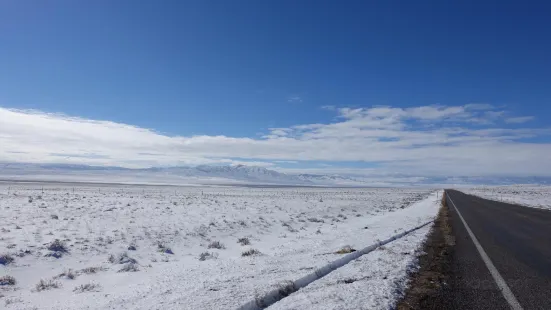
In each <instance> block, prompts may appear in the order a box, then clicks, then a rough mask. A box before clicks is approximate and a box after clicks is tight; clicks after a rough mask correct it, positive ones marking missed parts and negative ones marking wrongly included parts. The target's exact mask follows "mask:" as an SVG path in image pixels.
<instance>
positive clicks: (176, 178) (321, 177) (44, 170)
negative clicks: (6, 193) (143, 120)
mask: <svg viewBox="0 0 551 310" xmlns="http://www.w3.org/2000/svg"><path fill="white" fill-rule="evenodd" d="M0 179H4V180H25V181H33V180H34V181H71V182H102V183H141V184H144V183H147V184H174V185H182V184H273V185H320V186H434V185H439V186H445V185H450V186H468V185H509V184H551V177H504V176H497V177H496V176H488V177H483V176H453V177H420V176H411V175H405V174H385V175H351V174H347V175H339V174H286V173H282V172H278V171H274V170H270V169H266V168H263V167H256V166H245V165H236V166H207V165H202V166H197V167H153V168H144V169H129V168H121V167H100V166H87V165H73V164H22V163H0Z"/></svg>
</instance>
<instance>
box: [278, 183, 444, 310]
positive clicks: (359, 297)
mask: <svg viewBox="0 0 551 310" xmlns="http://www.w3.org/2000/svg"><path fill="white" fill-rule="evenodd" d="M439 195H441V194H439ZM440 197H441V196H440ZM435 198H436V195H432V196H431V197H429V198H428V199H426V200H423V201H421V202H418V203H416V204H414V205H413V206H411V207H410V208H407V209H406V210H401V211H404V212H395V214H393V216H386V219H381V220H382V221H383V222H387V221H388V224H389V225H388V226H389V227H388V228H390V229H391V227H392V223H393V220H392V219H391V218H392V217H394V216H396V217H400V216H401V217H402V219H403V224H404V226H409V225H413V223H414V222H415V221H416V220H418V221H419V222H423V221H429V220H433V219H434V218H435V215H436V212H437V210H438V208H439V200H438V199H435ZM431 227H432V226H431V225H429V226H425V227H423V228H421V229H419V230H417V231H415V232H412V233H411V234H408V235H406V236H404V237H403V238H401V239H398V240H396V241H394V242H391V243H389V244H387V245H384V246H381V247H380V248H378V249H377V250H375V251H373V252H371V253H368V254H366V255H363V256H361V257H360V258H358V259H357V260H354V261H352V262H350V263H349V264H348V265H345V266H344V267H342V268H339V269H337V270H335V271H333V272H332V273H330V274H329V275H328V276H326V277H324V278H322V279H320V280H318V281H315V282H314V283H312V284H310V285H309V286H307V287H305V288H303V289H301V290H299V291H298V292H296V293H294V294H291V295H290V296H288V297H287V298H284V299H283V300H281V301H279V302H277V303H275V304H274V305H272V306H271V307H268V309H270V310H272V309H273V310H283V309H286V310H290V309H301V310H308V309H320V310H329V309H335V310H337V309H339V310H341V309H391V308H392V307H393V306H394V304H395V303H396V301H397V299H398V298H399V297H400V296H401V294H402V293H403V291H404V290H405V288H406V286H407V281H408V272H409V271H411V270H413V269H414V268H415V264H416V260H417V256H418V255H419V254H420V252H419V251H421V247H422V244H423V241H424V240H425V238H426V236H427V234H428V232H429V231H430V228H431ZM390 229H389V230H388V233H390V232H391V230H390ZM367 242H369V241H367ZM367 245H369V244H368V243H365V246H367Z"/></svg>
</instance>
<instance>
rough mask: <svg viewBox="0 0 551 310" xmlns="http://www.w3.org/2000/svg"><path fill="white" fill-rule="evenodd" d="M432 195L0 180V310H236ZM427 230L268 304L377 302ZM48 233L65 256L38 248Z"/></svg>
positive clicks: (424, 209)
mask: <svg viewBox="0 0 551 310" xmlns="http://www.w3.org/2000/svg"><path fill="white" fill-rule="evenodd" d="M438 203H439V202H438V199H437V194H436V192H433V193H431V191H430V190H427V189H403V188H401V189H328V188H324V189H316V188H238V187H161V186H159V187H151V186H143V187H139V186H122V185H120V186H100V185H98V186H94V187H91V186H83V185H78V184H75V185H74V186H72V185H67V184H64V185H60V184H57V185H56V184H49V185H44V186H42V185H37V184H27V185H23V184H3V185H0V223H1V225H0V257H1V256H2V255H7V256H5V257H4V258H6V257H8V261H10V259H9V258H12V259H13V261H11V262H9V263H8V264H6V265H1V264H0V279H1V278H2V277H5V276H10V277H13V278H14V279H15V280H16V281H17V282H16V284H15V285H0V296H1V297H0V306H1V307H5V308H6V309H34V308H38V309H232V308H236V307H238V306H240V305H242V304H244V303H246V302H248V301H250V300H252V299H254V298H255V297H257V296H260V295H262V294H263V293H265V292H267V291H270V290H272V289H274V288H275V287H278V285H281V284H282V283H285V281H287V280H295V279H297V278H299V277H301V276H303V275H306V274H308V273H311V272H312V271H313V270H314V269H315V268H319V267H321V266H323V265H325V264H327V263H328V262H331V261H334V260H336V259H338V258H340V257H342V254H336V253H335V252H337V251H338V250H339V249H341V248H343V247H344V246H346V245H349V246H351V247H352V248H355V249H359V248H363V247H365V246H368V245H371V244H373V243H375V242H376V241H377V240H378V239H386V238H388V237H390V236H392V235H395V234H396V233H399V232H402V231H404V230H408V229H410V228H413V227H415V226H417V225H419V224H421V223H424V222H427V221H429V220H431V219H433V218H434V217H435V215H436V213H437V210H438ZM428 230H429V228H428V227H426V228H423V229H421V230H418V231H416V232H415V233H413V234H411V235H408V236H406V237H404V238H403V239H400V240H398V241H395V242H393V243H390V244H388V245H386V246H384V247H383V248H382V249H380V250H376V251H375V252H372V253H370V254H367V255H364V256H363V257H361V258H360V259H358V260H357V261H354V262H352V263H350V264H348V265H346V266H345V267H343V268H341V269H338V270H337V271H335V272H333V273H331V274H329V275H328V276H327V277H326V278H323V279H321V280H319V281H316V282H314V283H313V284H311V285H310V286H308V287H306V288H305V289H303V290H300V291H299V292H297V293H295V294H293V295H291V296H289V297H288V298H286V299H283V300H282V301H280V302H278V303H276V304H274V305H273V306H272V307H271V308H274V309H295V308H300V309H306V308H311V309H361V308H362V307H363V308H366V309H387V308H388V307H390V306H391V305H392V304H393V302H394V301H395V298H396V297H397V296H398V295H399V292H400V290H401V288H402V287H403V285H404V283H405V277H406V270H407V269H408V268H411V266H412V264H413V263H414V260H415V254H416V251H417V250H418V249H419V246H420V244H421V242H422V240H423V239H424V237H425V235H426V233H427V232H428ZM240 238H247V240H248V241H249V243H250V244H245V245H242V244H241V243H238V239H240ZM56 239H58V240H59V241H60V242H61V243H62V245H63V246H65V248H66V251H63V250H60V249H59V248H57V249H56V248H52V249H53V250H50V249H48V247H50V246H51V245H52V242H55V240H56ZM215 241H218V242H219V243H220V244H221V245H220V246H218V245H217V244H215ZM242 243H247V241H246V240H242ZM216 247H220V248H216ZM250 250H256V251H258V253H254V251H250ZM247 251H250V252H253V254H252V255H248V256H247V255H244V254H243V253H245V252H247ZM54 256H61V257H59V258H55V257H54ZM133 261H135V263H133ZM0 262H1V258H0ZM120 262H122V263H120ZM133 269H137V271H134V272H133V271H132V270H133ZM121 270H122V271H121ZM4 279H6V278H4ZM41 280H43V283H42V285H37V284H39V282H40V281H41ZM351 280H354V281H351ZM0 281H2V280H0ZM50 281H51V282H50ZM347 282H351V283H347ZM322 305H323V307H322ZM360 305H361V307H360Z"/></svg>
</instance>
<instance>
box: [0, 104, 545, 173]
mask: <svg viewBox="0 0 551 310" xmlns="http://www.w3.org/2000/svg"><path fill="white" fill-rule="evenodd" d="M485 112H487V111H486V110H484V109H482V108H481V107H477V108H472V107H469V106H468V105H465V106H456V107H444V106H425V107H412V108H405V109H404V108H394V107H373V108H356V109H351V108H341V109H338V110H336V113H338V117H339V118H338V121H336V122H333V123H328V124H297V125H296V126H292V127H289V128H272V129H270V132H268V133H267V134H266V135H265V136H263V137H262V138H235V137H228V136H205V135H202V136H168V135H165V134H162V133H159V132H156V131H154V130H151V129H146V128H139V127H136V126H131V125H127V124H121V123H115V122H110V121H99V120H88V119H83V118H78V117H70V116H66V115H62V114H48V113H42V112H39V111H28V110H27V111H23V110H13V109H5V108H0V161H13V162H38V163H59V162H65V163H82V164H92V165H114V166H125V167H149V166H167V165H198V164H238V163H243V164H251V162H253V163H255V164H258V165H263V166H272V165H273V163H275V164H277V161H280V162H283V161H325V162H333V163H334V167H333V168H334V169H338V166H339V165H338V162H342V161H363V162H376V163H377V166H376V168H372V169H374V171H378V172H385V173H415V174H417V175H439V176H452V175H496V174H500V175H507V174H510V175H551V162H550V161H549V160H548V156H549V155H548V154H551V144H550V143H524V142H522V139H525V138H534V137H542V136H549V135H551V129H549V128H539V129H530V128H514V129H512V128H499V127H494V126H487V127H486V128H482V129H481V128H480V126H481V124H478V125H477V128H478V129H472V128H469V126H468V124H469V120H470V119H472V118H480V119H485V117H487V116H485V114H484V113H485ZM492 117H493V118H496V117H501V115H500V116H492ZM333 163H332V164H333ZM370 169H371V168H370ZM370 171H371V170H370Z"/></svg>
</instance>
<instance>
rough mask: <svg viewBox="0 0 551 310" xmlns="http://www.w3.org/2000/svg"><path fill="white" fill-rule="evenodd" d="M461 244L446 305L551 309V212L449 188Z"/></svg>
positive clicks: (456, 306)
mask: <svg viewBox="0 0 551 310" xmlns="http://www.w3.org/2000/svg"><path fill="white" fill-rule="evenodd" d="M446 195H447V204H448V207H449V211H450V221H451V226H452V229H453V233H454V235H455V239H456V244H455V249H454V255H453V258H452V262H451V275H450V283H448V284H449V286H450V287H449V289H450V290H449V291H451V292H453V294H448V295H449V296H447V298H446V300H445V305H444V306H445V308H446V309H551V211H548V210H541V209H536V208H530V207H523V206H518V205H513V204H509V203H502V202H497V201H491V200H486V199H482V198H479V197H475V196H471V195H466V194H464V193H461V192H459V191H455V190H446Z"/></svg>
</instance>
